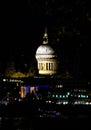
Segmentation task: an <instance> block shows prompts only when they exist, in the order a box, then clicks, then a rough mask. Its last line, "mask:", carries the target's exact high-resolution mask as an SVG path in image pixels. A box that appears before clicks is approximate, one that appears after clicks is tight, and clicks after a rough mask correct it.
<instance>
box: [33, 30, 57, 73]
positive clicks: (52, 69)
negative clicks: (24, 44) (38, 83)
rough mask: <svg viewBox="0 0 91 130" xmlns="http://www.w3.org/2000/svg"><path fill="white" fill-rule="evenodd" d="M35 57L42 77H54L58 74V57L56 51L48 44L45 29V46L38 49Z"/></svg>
mask: <svg viewBox="0 0 91 130" xmlns="http://www.w3.org/2000/svg"><path fill="white" fill-rule="evenodd" d="M35 57H36V59H37V63H38V64H37V67H38V73H39V74H40V75H53V74H56V73H57V69H58V61H57V55H56V54H55V51H54V49H53V48H52V47H51V46H50V45H49V44H48V34H47V29H45V33H44V36H43V44H42V45H40V46H39V47H38V48H37V50H36V55H35Z"/></svg>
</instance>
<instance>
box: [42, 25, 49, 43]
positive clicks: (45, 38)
mask: <svg viewBox="0 0 91 130" xmlns="http://www.w3.org/2000/svg"><path fill="white" fill-rule="evenodd" d="M43 44H48V34H47V27H45V33H44V36H43Z"/></svg>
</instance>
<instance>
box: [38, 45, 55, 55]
mask: <svg viewBox="0 0 91 130" xmlns="http://www.w3.org/2000/svg"><path fill="white" fill-rule="evenodd" d="M54 53H55V52H54V50H53V49H52V48H51V47H50V46H49V45H44V44H43V45H40V46H39V47H38V49H37V51H36V54H39V55H40V54H42V55H52V54H54Z"/></svg>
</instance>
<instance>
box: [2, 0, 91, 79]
mask: <svg viewBox="0 0 91 130" xmlns="http://www.w3.org/2000/svg"><path fill="white" fill-rule="evenodd" d="M5 8H6V9H5V10H4V11H5V12H4V11H3V12H4V16H2V28H3V29H2V33H1V43H2V46H1V49H0V50H1V51H0V53H1V54H0V55H1V56H0V61H1V63H3V64H4V63H6V62H7V61H8V59H9V57H10V56H12V57H14V58H15V59H17V57H18V59H19V58H20V57H21V54H22V53H23V54H24V57H25V59H27V60H28V61H29V60H30V61H32V60H33V58H34V55H35V51H36V48H37V47H38V46H39V45H40V44H41V43H42V37H43V33H44V28H45V26H47V27H48V35H49V42H50V43H49V44H50V45H52V46H53V47H54V48H55V49H56V50H57V53H58V55H59V57H60V61H61V65H62V66H65V67H64V68H66V69H67V70H69V71H72V72H73V73H77V74H79V73H78V72H81V73H82V75H84V76H85V77H86V76H87V77H90V76H89V75H90V73H91V70H90V66H91V63H90V43H91V38H90V34H91V11H90V3H89V1H88V0H83V1H81V0H74V1H73V0H69V1H68V0H58V1H57V0H44V1H43V0H16V1H15V3H14V6H10V5H8V6H7V5H6V6H5ZM25 59H24V60H25Z"/></svg>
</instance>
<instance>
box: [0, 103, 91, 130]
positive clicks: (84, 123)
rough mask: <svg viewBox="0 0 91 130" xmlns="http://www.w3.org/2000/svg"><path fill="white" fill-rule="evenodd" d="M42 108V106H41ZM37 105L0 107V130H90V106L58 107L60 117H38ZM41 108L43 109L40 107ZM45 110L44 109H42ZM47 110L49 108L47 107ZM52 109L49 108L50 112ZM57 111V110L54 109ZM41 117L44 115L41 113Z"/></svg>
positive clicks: (26, 104)
mask: <svg viewBox="0 0 91 130" xmlns="http://www.w3.org/2000/svg"><path fill="white" fill-rule="evenodd" d="M42 106H43V104H42ZM37 108H38V105H35V104H34V105H33V103H32V105H30V103H26V102H24V103H21V104H20V103H19V104H13V105H8V106H7V107H6V106H0V130H64V129H66V130H74V129H76V130H83V129H85V130H90V129H91V106H89V107H87V106H86V107H82V106H78V107H75V106H67V107H66V106H65V107H62V106H60V107H59V108H58V110H59V111H61V116H59V117H58V116H57V117H54V116H53V117H51V118H50V117H43V116H42V117H40V113H39V112H38V111H37V110H38V109H37ZM42 108H43V107H42ZM44 108H45V109H46V107H44ZM47 109H49V106H47ZM52 109H54V108H53V107H51V110H52ZM56 109H57V108H56ZM43 115H45V114H44V113H43Z"/></svg>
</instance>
